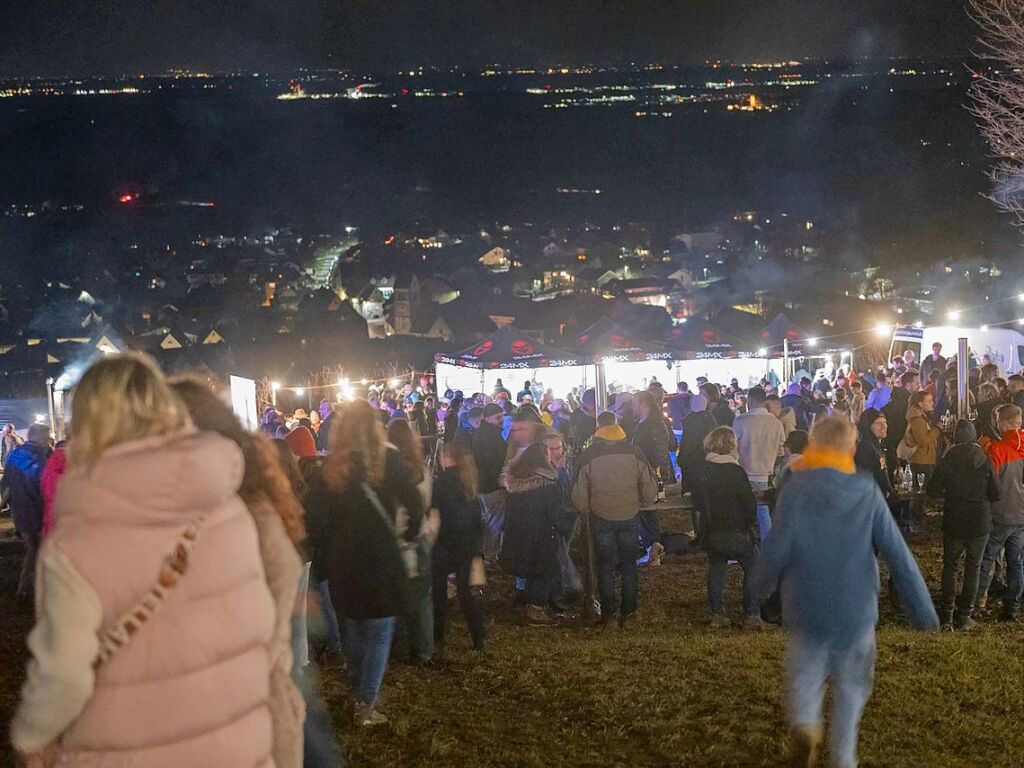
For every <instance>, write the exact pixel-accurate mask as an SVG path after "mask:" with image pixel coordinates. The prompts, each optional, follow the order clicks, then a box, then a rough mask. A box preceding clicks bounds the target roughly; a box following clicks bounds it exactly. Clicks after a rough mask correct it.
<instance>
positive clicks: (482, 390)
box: [480, 368, 487, 395]
mask: <svg viewBox="0 0 1024 768" xmlns="http://www.w3.org/2000/svg"><path fill="white" fill-rule="evenodd" d="M480 391H481V392H483V393H484V394H485V395H486V394H487V393H486V392H484V369H483V368H481V369H480Z"/></svg>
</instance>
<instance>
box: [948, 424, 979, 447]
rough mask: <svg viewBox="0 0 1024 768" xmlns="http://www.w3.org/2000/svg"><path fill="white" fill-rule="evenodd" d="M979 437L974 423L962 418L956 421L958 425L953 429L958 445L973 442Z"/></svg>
mask: <svg viewBox="0 0 1024 768" xmlns="http://www.w3.org/2000/svg"><path fill="white" fill-rule="evenodd" d="M977 439H978V431H977V430H976V429H975V428H974V425H973V424H972V423H971V422H970V421H968V420H967V419H960V421H958V422H957V423H956V427H955V428H954V429H953V442H954V443H955V444H957V445H959V444H960V443H973V442H975V441H977Z"/></svg>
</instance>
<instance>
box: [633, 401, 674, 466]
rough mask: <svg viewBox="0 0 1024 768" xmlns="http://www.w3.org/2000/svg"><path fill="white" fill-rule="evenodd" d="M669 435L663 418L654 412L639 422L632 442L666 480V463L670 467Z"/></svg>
mask: <svg viewBox="0 0 1024 768" xmlns="http://www.w3.org/2000/svg"><path fill="white" fill-rule="evenodd" d="M670 435H671V433H670V432H669V429H668V425H667V424H666V423H665V419H663V418H662V417H661V415H660V414H656V413H655V414H651V415H650V416H648V417H647V418H646V419H645V420H644V421H641V422H639V423H638V424H637V425H636V431H635V432H634V433H633V444H634V445H635V446H636V447H637V448H639V449H640V452H641V453H643V455H644V456H645V457H646V459H647V463H648V464H650V465H651V469H653V470H655V471H657V470H659V469H660V470H661V476H662V478H664V479H666V480H667V479H668V477H669V476H668V475H667V474H666V473H665V471H666V465H667V468H668V469H669V470H670V471H671V467H672V465H671V463H670V462H669V457H668V452H669V442H670V440H669V438H670Z"/></svg>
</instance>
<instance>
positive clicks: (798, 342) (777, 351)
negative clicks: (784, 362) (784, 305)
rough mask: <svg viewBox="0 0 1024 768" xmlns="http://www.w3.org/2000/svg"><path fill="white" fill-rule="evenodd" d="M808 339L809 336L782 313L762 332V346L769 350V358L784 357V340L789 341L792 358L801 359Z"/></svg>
mask: <svg viewBox="0 0 1024 768" xmlns="http://www.w3.org/2000/svg"><path fill="white" fill-rule="evenodd" d="M806 338H807V335H806V334H805V333H804V332H803V331H801V330H800V329H799V328H797V327H796V325H794V324H793V321H792V320H790V319H789V318H788V317H786V316H785V315H784V314H782V313H781V312H780V313H779V314H777V315H776V316H775V319H774V320H772V321H771V322H770V323H768V325H767V326H765V329H764V330H763V331H761V345H762V346H764V347H765V348H766V349H767V350H768V355H769V357H781V356H782V342H783V340H784V339H788V340H789V354H790V356H791V357H792V356H796V357H799V356H800V355H802V354H803V351H804V350H803V346H804V339H806Z"/></svg>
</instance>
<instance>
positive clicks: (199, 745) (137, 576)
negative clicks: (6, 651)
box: [11, 355, 275, 768]
mask: <svg viewBox="0 0 1024 768" xmlns="http://www.w3.org/2000/svg"><path fill="white" fill-rule="evenodd" d="M72 421H73V423H74V426H75V432H74V437H73V439H72V441H71V443H70V444H69V446H68V470H67V473H66V474H65V475H64V477H63V478H62V479H61V482H60V486H59V488H58V491H57V497H56V500H55V515H56V517H57V518H58V519H59V520H60V525H59V526H57V528H56V530H55V531H54V532H53V534H52V535H51V536H50V537H49V538H48V540H47V541H46V543H45V545H44V546H43V550H42V553H41V556H40V566H39V574H40V579H41V586H42V590H41V594H40V598H39V602H38V615H37V622H36V626H35V628H34V629H33V630H32V633H31V634H30V636H29V640H28V644H29V648H30V650H31V652H32V656H33V658H32V660H31V661H30V663H29V669H28V682H27V683H26V684H25V687H24V689H23V690H22V700H21V704H20V705H19V707H18V710H17V712H16V714H15V716H14V719H13V722H12V725H11V739H12V742H13V744H14V747H15V749H17V750H18V752H19V753H21V755H22V757H23V759H25V761H26V762H27V763H28V764H30V765H33V764H34V765H50V764H53V763H59V764H60V765H62V766H76V765H129V764H131V765H145V766H147V768H163V767H164V766H167V768H171V767H172V766H182V765H253V766H255V765H272V764H273V724H272V718H271V712H270V706H269V699H270V677H271V646H272V644H273V637H274V631H275V619H274V600H273V597H272V595H271V592H270V590H269V589H268V587H267V583H266V580H265V577H264V572H263V565H262V562H261V557H260V547H259V539H258V535H257V530H256V525H255V523H254V522H253V518H252V516H251V515H250V514H249V511H248V509H247V508H246V505H245V503H244V502H243V501H242V499H240V498H239V496H238V493H237V492H238V488H239V486H240V485H241V483H242V479H243V476H244V473H245V464H244V459H243V456H242V452H241V450H239V448H238V447H237V446H236V445H235V444H234V443H232V442H231V441H230V440H228V439H226V438H224V437H221V436H220V435H217V434H213V433H209V432H198V431H197V430H196V429H195V427H194V426H193V424H192V421H191V419H190V418H189V414H188V411H187V409H186V408H185V406H184V404H183V403H182V402H181V400H180V399H179V398H178V397H177V396H176V395H175V394H174V393H173V392H172V391H171V390H170V388H169V387H168V385H167V383H166V381H164V378H163V376H162V375H161V373H160V371H159V370H158V369H157V368H156V366H155V365H154V364H153V362H152V361H151V360H150V359H149V358H146V357H143V356H139V355H117V356H113V357H107V358H104V359H102V360H100V361H99V362H97V363H95V364H94V365H93V366H92V367H91V368H90V369H89V370H88V371H86V373H85V375H84V376H83V377H82V380H81V382H80V383H79V384H78V387H77V388H76V390H75V393H74V399H73V402H72ZM225 617H230V621H226V620H225Z"/></svg>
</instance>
